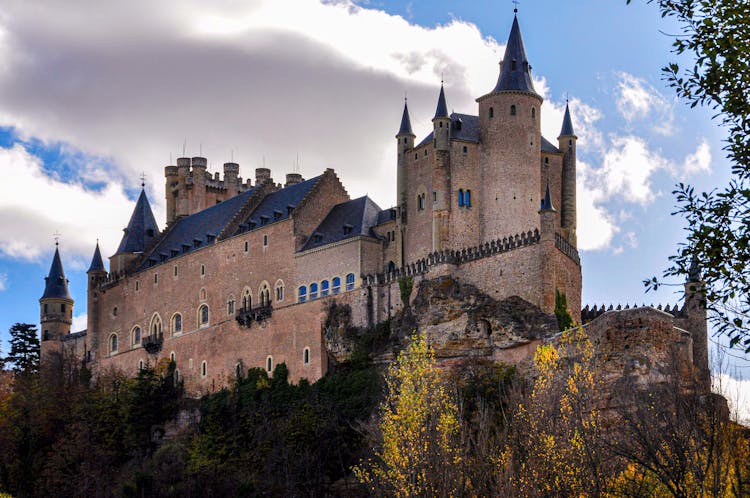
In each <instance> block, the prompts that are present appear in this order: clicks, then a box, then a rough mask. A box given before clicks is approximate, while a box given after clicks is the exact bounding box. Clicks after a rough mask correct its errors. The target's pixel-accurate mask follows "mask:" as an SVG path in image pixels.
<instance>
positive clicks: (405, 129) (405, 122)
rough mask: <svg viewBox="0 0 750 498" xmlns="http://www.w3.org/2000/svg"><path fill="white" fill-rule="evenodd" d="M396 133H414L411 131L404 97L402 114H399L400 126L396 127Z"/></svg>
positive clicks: (407, 107)
mask: <svg viewBox="0 0 750 498" xmlns="http://www.w3.org/2000/svg"><path fill="white" fill-rule="evenodd" d="M398 135H414V132H412V131H411V120H410V119H409V106H407V105H406V99H404V114H403V115H402V116H401V126H400V127H399V129H398V134H397V135H396V136H398Z"/></svg>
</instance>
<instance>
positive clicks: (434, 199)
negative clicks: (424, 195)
mask: <svg viewBox="0 0 750 498" xmlns="http://www.w3.org/2000/svg"><path fill="white" fill-rule="evenodd" d="M432 202H437V192H435V191H434V190H433V191H432Z"/></svg>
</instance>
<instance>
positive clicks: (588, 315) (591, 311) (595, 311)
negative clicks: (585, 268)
mask: <svg viewBox="0 0 750 498" xmlns="http://www.w3.org/2000/svg"><path fill="white" fill-rule="evenodd" d="M637 308H653V309H656V310H659V311H663V312H665V313H669V314H670V315H672V316H673V317H675V318H685V317H686V316H687V307H686V306H685V305H683V306H682V308H680V307H679V306H678V305H676V304H675V305H674V306H671V305H669V304H667V305H666V306H664V307H662V305H661V304H659V305H657V306H654V305H653V304H651V305H645V304H641V305H640V306H638V305H637V304H633V306H630V305H629V304H626V305H625V306H622V305H621V304H618V305H617V306H616V307H615V306H614V305H612V304H610V305H609V307H607V306H606V305H601V306H600V307H598V306H596V305H594V306H593V307H591V308H590V307H589V305H586V307H585V308H583V309H582V310H581V323H582V324H585V323H588V322H590V321H592V320H594V319H595V318H598V317H599V316H601V315H603V314H604V313H606V312H607V311H621V310H629V309H637Z"/></svg>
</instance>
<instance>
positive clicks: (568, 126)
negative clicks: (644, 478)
mask: <svg viewBox="0 0 750 498" xmlns="http://www.w3.org/2000/svg"><path fill="white" fill-rule="evenodd" d="M560 136H561V137H574V136H575V133H574V132H573V120H572V119H570V106H569V105H568V104H565V117H564V118H563V124H562V130H560Z"/></svg>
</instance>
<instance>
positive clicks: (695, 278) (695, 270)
mask: <svg viewBox="0 0 750 498" xmlns="http://www.w3.org/2000/svg"><path fill="white" fill-rule="evenodd" d="M687 282H688V283H690V282H701V268H700V265H699V264H698V258H697V257H696V256H695V255H693V259H692V260H690V268H689V269H688V276H687Z"/></svg>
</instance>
